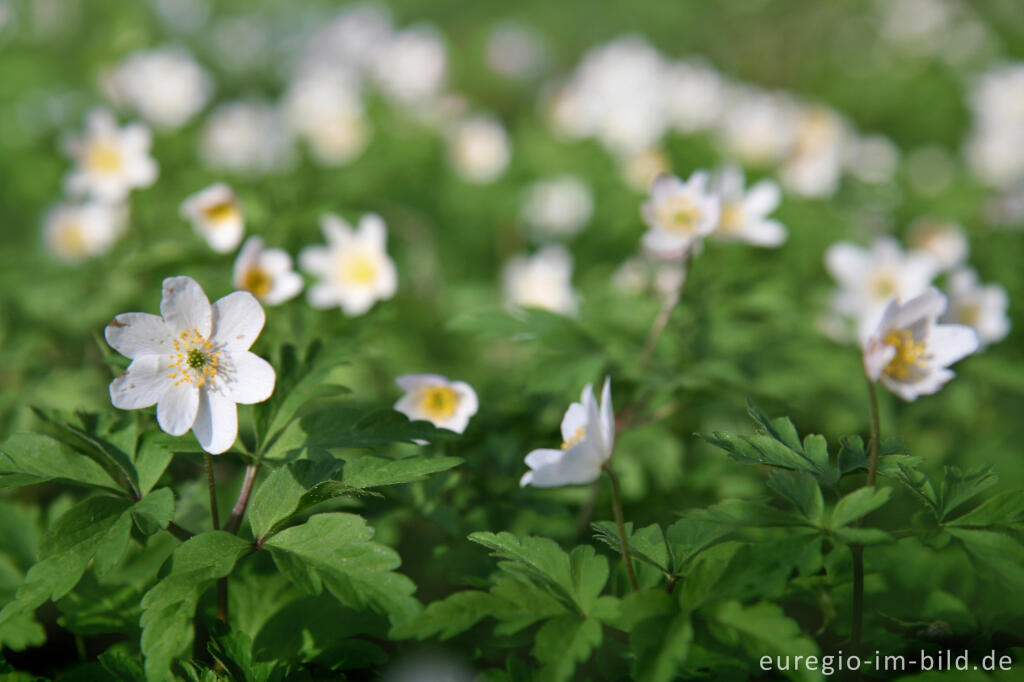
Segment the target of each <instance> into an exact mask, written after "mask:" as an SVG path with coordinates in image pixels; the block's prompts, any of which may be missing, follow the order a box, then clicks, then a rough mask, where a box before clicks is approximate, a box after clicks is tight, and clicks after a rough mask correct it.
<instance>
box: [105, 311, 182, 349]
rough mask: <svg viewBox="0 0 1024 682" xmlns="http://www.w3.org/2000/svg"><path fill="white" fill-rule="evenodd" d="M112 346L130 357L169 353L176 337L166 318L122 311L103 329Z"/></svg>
mask: <svg viewBox="0 0 1024 682" xmlns="http://www.w3.org/2000/svg"><path fill="white" fill-rule="evenodd" d="M103 335H104V336H105V337H106V339H107V343H109V344H110V347H111V348H113V349H114V350H116V351H117V352H118V353H120V354H121V355H124V356H125V357H128V358H132V359H135V358H139V357H142V356H145V355H165V354H166V355H169V354H170V353H171V352H173V350H174V337H173V336H172V335H171V332H170V331H169V330H168V329H167V325H166V324H165V323H164V319H163V318H162V317H160V316H159V315H150V314H149V313H122V314H121V315H118V316H117V317H115V318H114V320H113V321H112V322H111V323H110V324H108V325H107V328H106V329H105V330H103Z"/></svg>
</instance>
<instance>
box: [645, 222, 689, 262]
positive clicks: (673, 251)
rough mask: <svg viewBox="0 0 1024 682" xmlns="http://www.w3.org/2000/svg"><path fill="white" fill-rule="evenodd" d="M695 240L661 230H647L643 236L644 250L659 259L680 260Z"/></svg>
mask: <svg viewBox="0 0 1024 682" xmlns="http://www.w3.org/2000/svg"><path fill="white" fill-rule="evenodd" d="M692 243H693V239H691V238H689V237H685V236H679V235H673V234H669V233H668V232H665V231H664V230H660V229H651V230H647V232H645V233H644V236H643V246H644V250H646V251H648V252H649V253H651V254H652V255H653V256H655V257H657V258H664V259H670V258H678V257H681V256H682V255H683V254H685V253H686V249H688V248H689V247H690V244H692Z"/></svg>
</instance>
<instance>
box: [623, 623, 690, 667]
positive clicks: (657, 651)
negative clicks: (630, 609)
mask: <svg viewBox="0 0 1024 682" xmlns="http://www.w3.org/2000/svg"><path fill="white" fill-rule="evenodd" d="M692 642H693V624H692V623H691V622H690V614H688V613H678V614H676V615H674V616H665V617H662V618H654V619H651V620H647V621H645V622H643V623H641V624H640V625H639V626H638V627H637V628H636V629H634V630H633V632H632V633H630V636H629V644H630V648H631V649H632V651H633V655H634V661H633V666H632V669H631V673H632V679H634V680H637V681H638V682H671V681H672V680H674V679H677V677H678V672H679V666H680V665H682V664H683V663H684V662H685V661H686V657H687V656H688V655H689V653H690V644H691V643H692Z"/></svg>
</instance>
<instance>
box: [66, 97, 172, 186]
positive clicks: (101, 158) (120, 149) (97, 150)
mask: <svg viewBox="0 0 1024 682" xmlns="http://www.w3.org/2000/svg"><path fill="white" fill-rule="evenodd" d="M151 143H152V138H151V136H150V133H149V128H147V127H146V126H144V125H142V124H141V123H132V124H130V125H126V126H125V127H124V128H119V127H118V126H117V120H116V119H115V118H114V115H113V114H112V113H110V112H109V111H107V110H106V109H94V110H93V111H92V112H90V113H89V116H88V118H87V119H86V130H85V134H84V135H82V136H81V137H76V138H73V139H71V140H69V141H68V143H67V151H68V153H69V154H70V155H71V156H72V157H73V158H74V159H75V162H76V163H75V168H74V170H72V171H71V173H70V174H69V175H68V178H67V187H68V191H70V192H71V193H72V194H75V195H78V196H88V197H91V198H94V199H97V200H99V201H105V202H118V201H121V200H123V199H124V198H125V197H127V196H128V192H129V191H131V190H132V189H135V188H137V187H149V186H150V185H152V184H153V183H154V182H155V181H156V176H157V173H158V169H157V165H156V162H155V161H154V160H153V158H152V157H151V156H150V155H149V148H150V145H151Z"/></svg>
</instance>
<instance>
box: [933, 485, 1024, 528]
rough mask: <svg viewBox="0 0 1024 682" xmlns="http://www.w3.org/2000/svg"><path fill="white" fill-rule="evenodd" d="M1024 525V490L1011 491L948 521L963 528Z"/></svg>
mask: <svg viewBox="0 0 1024 682" xmlns="http://www.w3.org/2000/svg"><path fill="white" fill-rule="evenodd" d="M1020 524H1024V490H1010V491H1007V492H1004V493H1000V494H998V495H996V496H995V497H993V498H992V499H989V500H986V501H985V502H982V503H981V504H980V505H978V506H977V507H975V508H974V509H972V510H971V511H969V512H967V513H966V514H963V515H961V516H958V517H957V518H955V519H953V520H952V521H947V522H946V525H947V526H954V527H962V528H987V527H989V526H998V527H1012V526H1017V525H1020Z"/></svg>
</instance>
